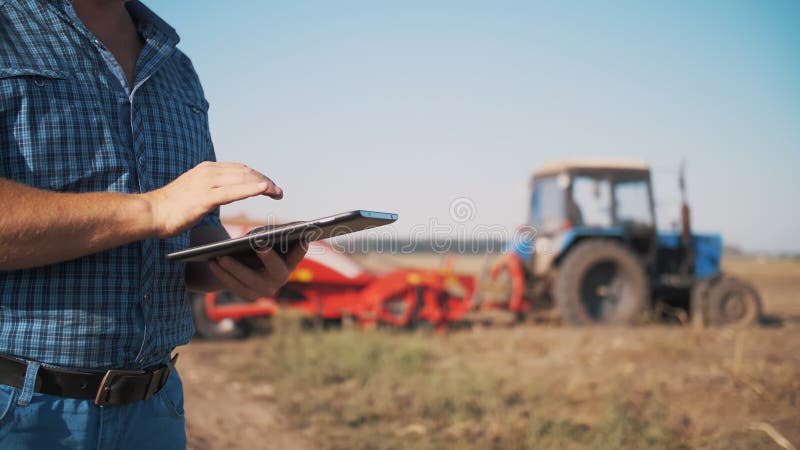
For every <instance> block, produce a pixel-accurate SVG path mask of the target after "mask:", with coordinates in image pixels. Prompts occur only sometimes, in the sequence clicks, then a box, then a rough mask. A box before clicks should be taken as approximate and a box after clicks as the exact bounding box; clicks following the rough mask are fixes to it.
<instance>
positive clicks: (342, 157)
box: [147, 0, 800, 252]
mask: <svg viewBox="0 0 800 450" xmlns="http://www.w3.org/2000/svg"><path fill="white" fill-rule="evenodd" d="M147 4H148V5H149V6H150V7H151V8H152V9H153V10H155V11H156V12H157V13H158V14H160V15H161V16H162V17H164V18H165V19H166V20H167V21H168V22H170V23H171V24H172V25H173V26H174V27H175V28H176V29H177V30H178V33H179V34H180V36H181V39H182V41H181V44H180V47H181V48H182V49H183V50H184V52H186V53H187V54H188V55H189V56H190V57H191V58H192V60H193V62H194V64H195V67H196V69H197V71H198V73H199V74H200V77H201V79H202V80H203V82H204V86H205V93H206V97H207V98H208V100H209V102H210V103H211V111H210V120H211V132H212V135H213V137H214V141H215V145H216V149H217V155H218V158H219V159H220V160H228V161H241V162H244V163H247V164H248V165H251V166H253V167H255V168H258V169H260V170H262V171H264V172H265V173H267V174H268V175H270V176H271V177H273V178H274V179H275V180H276V181H277V182H278V183H279V184H280V185H281V186H282V187H283V188H284V189H285V191H286V197H285V198H284V200H282V201H280V202H274V201H271V200H267V199H253V200H248V201H245V202H241V203H239V204H236V205H231V206H228V207H226V208H224V209H223V214H234V213H236V212H239V211H247V212H248V214H249V215H251V216H253V217H266V216H268V215H276V216H279V217H282V218H286V219H297V218H313V217H318V216H321V215H325V214H329V213H335V212H340V211H344V210H349V209H358V208H364V209H376V210H388V211H392V212H397V213H399V214H400V217H401V220H400V222H398V224H397V225H396V229H397V230H398V232H399V233H401V234H403V233H408V231H409V230H411V229H412V227H414V225H416V224H428V223H431V221H432V220H437V221H439V222H440V223H447V222H448V221H449V210H450V204H451V203H452V202H453V200H454V199H456V198H460V197H467V198H469V199H471V201H472V202H474V205H475V207H476V215H475V217H474V223H476V224H477V223H482V224H488V225H499V226H502V227H505V228H508V229H513V228H514V227H515V226H516V225H518V224H520V223H522V222H524V220H525V219H526V215H527V210H526V206H527V197H528V193H527V183H528V178H529V176H530V173H531V172H532V171H533V169H534V168H535V167H536V166H537V165H538V164H541V163H542V162H545V161H550V160H554V159H559V158H564V157H578V156H614V157H626V158H638V159H643V160H646V161H647V162H649V163H650V164H651V165H652V166H653V168H654V174H655V190H656V201H657V204H658V207H657V214H658V219H659V223H660V225H662V226H669V224H670V223H672V222H674V221H675V220H676V219H677V217H678V208H679V196H678V192H677V188H676V184H677V183H676V177H677V168H678V165H679V163H680V160H681V159H682V158H684V157H685V158H686V159H687V160H688V168H689V170H688V187H689V196H690V201H691V204H692V206H693V214H694V217H693V218H694V224H695V227H696V228H697V229H698V230H701V231H720V232H721V233H722V234H723V236H724V237H725V239H726V240H727V241H728V242H731V243H735V244H738V245H741V246H743V247H744V248H747V249H751V250H769V251H795V252H796V251H800V236H798V234H797V231H798V226H797V224H798V223H800V208H798V207H797V206H796V204H797V200H796V199H795V197H796V194H792V192H795V193H796V192H797V191H798V181H797V178H798V174H796V173H795V171H796V170H798V168H800V2H797V1H768V2H756V1H751V2H740V1H718V2H713V1H705V2H688V1H687V2H658V3H657V2H645V1H639V2H613V3H612V2H547V3H539V2H533V1H520V2H513V1H493V2H485V1H404V2H381V1H339V2H329V1H301V0H295V1H282V2H276V1H237V2H210V1H198V2H192V3H191V7H187V4H186V3H184V2H168V1H164V0H158V1H155V0H151V1H148V2H147Z"/></svg>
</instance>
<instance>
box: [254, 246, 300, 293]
mask: <svg viewBox="0 0 800 450" xmlns="http://www.w3.org/2000/svg"><path fill="white" fill-rule="evenodd" d="M256 253H257V254H258V257H259V259H261V262H262V263H263V264H264V268H265V269H266V275H267V276H268V277H269V278H270V280H272V281H273V282H275V283H277V284H278V286H279V287H280V286H283V285H284V284H285V283H286V281H287V280H288V279H289V274H290V273H291V272H292V270H291V269H290V268H289V267H287V265H286V262H285V261H284V260H283V258H281V255H279V254H278V252H276V251H275V250H274V249H269V250H264V251H259V252H256Z"/></svg>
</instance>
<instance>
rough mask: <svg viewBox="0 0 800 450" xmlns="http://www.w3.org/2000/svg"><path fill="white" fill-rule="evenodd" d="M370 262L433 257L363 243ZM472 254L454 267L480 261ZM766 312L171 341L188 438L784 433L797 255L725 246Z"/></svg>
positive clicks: (422, 444)
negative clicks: (735, 317) (747, 253)
mask: <svg viewBox="0 0 800 450" xmlns="http://www.w3.org/2000/svg"><path fill="white" fill-rule="evenodd" d="M360 259H361V261H362V262H363V263H364V264H366V265H368V266H369V267H372V268H374V269H375V270H385V269H390V268H396V267H402V266H415V267H436V266H438V265H440V264H442V263H443V262H444V261H443V260H442V258H438V257H432V256H425V255H409V256H402V257H400V256H387V255H366V256H363V257H361V258H360ZM482 265H483V258H459V259H458V260H456V261H455V266H454V267H455V269H456V270H459V271H464V272H473V273H474V272H476V271H479V270H480V268H481V267H482ZM724 266H725V270H726V271H728V272H731V273H734V274H738V275H740V276H742V277H743V278H746V279H748V280H750V281H752V282H754V283H755V284H756V286H757V287H758V289H759V291H760V292H761V294H762V296H763V299H764V307H765V308H764V309H765V313H766V315H767V319H768V320H767V322H766V324H765V325H763V326H760V327H756V328H750V329H745V330H736V331H734V330H719V329H712V330H695V329H692V328H691V327H689V326H679V325H661V324H652V325H645V326H639V327H636V328H581V329H574V328H564V327H561V326H559V325H557V324H544V325H542V324H532V323H524V324H520V325H516V326H513V327H512V326H508V325H506V324H504V323H502V322H500V323H498V324H496V325H495V326H491V327H485V326H480V327H478V326H475V327H471V328H464V329H457V330H453V331H451V332H449V333H447V334H430V333H428V334H426V333H409V332H396V331H394V332H393V331H386V330H375V331H366V332H365V331H360V330H357V329H352V328H348V327H344V328H343V329H337V330H317V329H313V330H308V329H303V328H302V327H301V326H300V325H299V322H298V320H297V318H296V317H292V316H291V315H283V316H282V317H280V318H279V319H276V320H275V321H274V323H273V324H272V327H271V328H272V332H271V333H267V332H264V333H262V334H261V335H259V336H255V337H253V338H250V339H248V340H246V341H234V342H207V341H199V340H196V341H193V342H192V343H190V344H189V345H188V346H186V347H184V348H183V349H180V353H181V360H180V363H179V368H180V370H181V374H182V377H183V381H184V385H185V388H186V397H187V398H186V411H187V412H186V414H187V430H188V434H189V444H190V448H194V449H217V448H227V449H239V448H241V449H255V448H265V449H294V448H297V449H317V448H332V449H334V448H335V449H338V448H342V449H362V448H363V449H404V448H433V449H437V448H442V449H444V448H448V449H449V448H463V449H471V448H475V449H487V448H498V449H501V448H502V449H506V448H512V449H513V448H565V449H573V448H574V449H580V448H595V449H606V448H608V449H615V448H636V449H647V448H653V449H662V448H699V449H737V448H741V449H753V448H765V449H770V448H775V449H780V448H792V447H791V445H792V444H794V446H798V445H800V351H799V350H798V349H800V299H799V298H798V296H797V295H796V291H797V290H798V288H800V262H798V261H791V260H779V261H778V260H775V261H773V260H764V261H760V260H753V259H729V260H726V261H725V263H724Z"/></svg>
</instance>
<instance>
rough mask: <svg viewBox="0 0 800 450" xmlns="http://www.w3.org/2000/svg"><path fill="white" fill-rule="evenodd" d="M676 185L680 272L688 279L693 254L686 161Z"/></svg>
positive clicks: (692, 265)
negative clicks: (678, 194)
mask: <svg viewBox="0 0 800 450" xmlns="http://www.w3.org/2000/svg"><path fill="white" fill-rule="evenodd" d="M678 185H679V186H680V189H681V246H682V247H683V252H684V255H685V256H684V259H683V263H682V264H681V268H680V271H681V273H682V274H683V275H684V276H686V277H690V276H691V275H692V274H693V273H694V268H695V267H694V266H695V256H696V255H695V253H694V247H693V246H692V218H691V215H692V212H691V209H690V208H689V200H688V199H687V195H686V160H685V159H684V160H682V161H681V169H680V177H679V179H678Z"/></svg>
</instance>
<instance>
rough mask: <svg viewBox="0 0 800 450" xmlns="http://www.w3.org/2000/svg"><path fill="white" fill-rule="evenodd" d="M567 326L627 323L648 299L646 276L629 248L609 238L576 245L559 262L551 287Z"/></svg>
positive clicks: (636, 316)
mask: <svg viewBox="0 0 800 450" xmlns="http://www.w3.org/2000/svg"><path fill="white" fill-rule="evenodd" d="M553 294H554V296H555V302H556V305H557V306H558V309H559V312H560V313H561V318H562V320H563V321H564V323H566V324H568V325H591V324H630V323H633V322H635V321H636V320H637V319H639V318H640V316H641V315H642V312H643V311H644V307H645V304H646V302H647V295H648V284H647V276H646V274H645V271H644V267H643V266H642V264H641V262H640V261H639V259H638V258H637V257H636V255H635V254H633V253H632V252H631V251H630V250H628V249H627V248H625V247H624V246H622V245H621V244H619V243H617V242H614V241H611V240H599V239H598V240H588V241H583V242H580V243H578V244H576V246H575V248H573V249H572V250H571V251H570V252H569V253H568V254H567V256H566V257H565V259H564V260H563V261H562V262H561V264H560V267H559V269H558V275H557V277H556V280H555V286H554V290H553Z"/></svg>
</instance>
